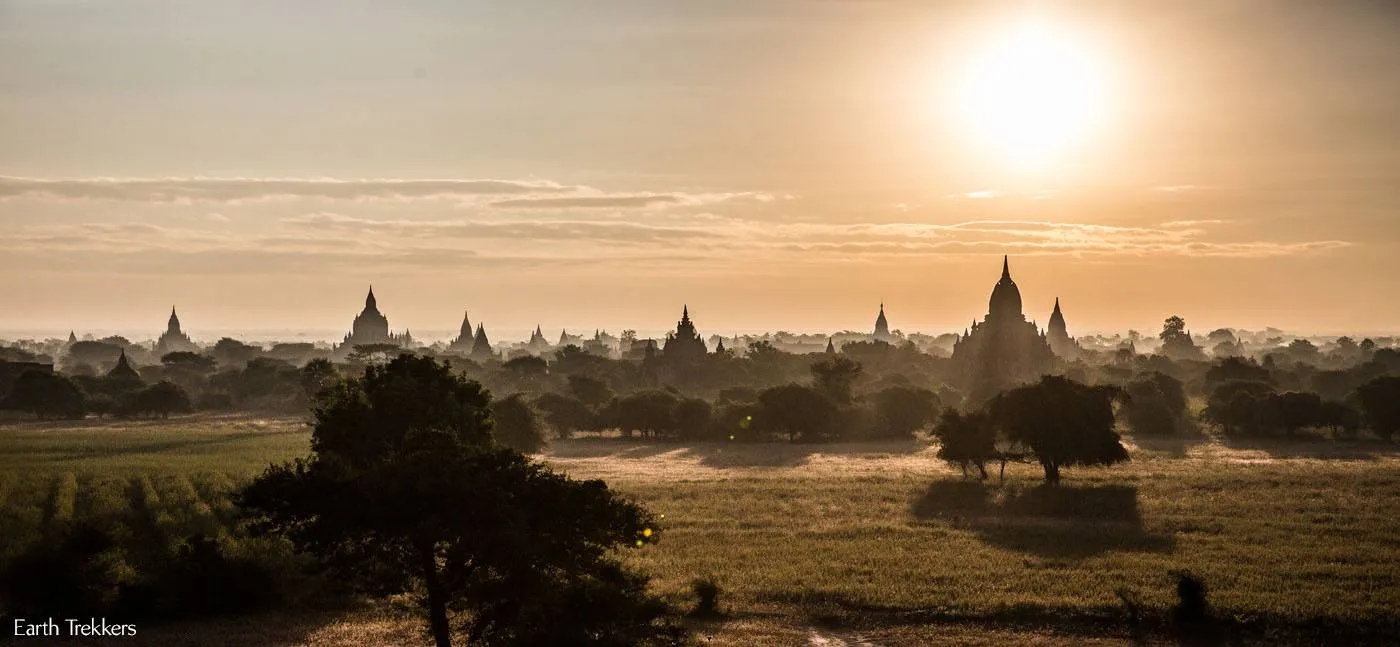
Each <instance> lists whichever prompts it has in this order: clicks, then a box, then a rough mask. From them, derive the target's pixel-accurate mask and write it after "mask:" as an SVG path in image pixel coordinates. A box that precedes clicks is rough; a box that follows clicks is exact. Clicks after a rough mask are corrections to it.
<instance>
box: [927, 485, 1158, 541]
mask: <svg viewBox="0 0 1400 647" xmlns="http://www.w3.org/2000/svg"><path fill="white" fill-rule="evenodd" d="M910 513H911V514H912V515H913V516H914V517H915V518H916V519H921V520H938V521H945V522H948V523H951V524H952V525H953V526H954V527H957V528H963V529H967V530H971V531H972V532H974V533H975V534H976V535H977V536H978V538H980V539H981V540H982V541H984V542H986V543H988V544H991V545H993V546H998V547H1001V548H1005V549H1008V550H1014V551H1017V552H1023V553H1030V554H1033V555H1038V556H1040V557H1046V558H1058V559H1083V558H1086V557H1092V556H1094V555H1099V554H1102V553H1107V552H1112V551H1140V552H1158V553H1169V552H1171V551H1173V550H1174V549H1175V547H1176V542H1175V538H1174V536H1173V535H1171V534H1170V533H1152V532H1148V531H1147V530H1146V529H1145V528H1144V527H1143V523H1142V515H1141V513H1140V511H1139V509H1138V503H1137V488H1136V487H1132V486H1127V485H1105V486H1076V485H1059V486H1046V485H1039V486H1035V487H1031V488H1016V487H1013V486H1004V487H993V486H989V485H987V484H985V483H981V482H976V481H935V482H933V483H932V484H930V485H929V487H928V488H927V489H926V490H925V491H924V492H923V493H922V494H920V495H919V496H918V497H916V498H915V499H914V501H913V502H912V503H911V504H910Z"/></svg>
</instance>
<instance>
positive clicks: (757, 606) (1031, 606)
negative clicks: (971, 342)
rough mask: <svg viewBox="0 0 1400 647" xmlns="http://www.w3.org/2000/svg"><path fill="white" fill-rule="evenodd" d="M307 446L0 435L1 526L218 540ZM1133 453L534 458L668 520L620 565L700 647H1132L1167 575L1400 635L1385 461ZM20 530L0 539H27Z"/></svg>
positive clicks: (1257, 606) (293, 430)
mask: <svg viewBox="0 0 1400 647" xmlns="http://www.w3.org/2000/svg"><path fill="white" fill-rule="evenodd" d="M307 438H308V434H307V430H306V428H305V427H304V425H302V424H300V422H299V421H295V420H255V419H248V418H239V417H214V418H187V419H181V420H171V421H169V422H165V423H139V424H135V425H126V424H119V423H100V424H85V425H81V426H77V427H74V426H65V425H61V424H55V423H47V424H44V425H37V424H27V425H21V426H9V427H0V514H4V515H5V519H7V520H8V521H16V520H18V522H22V523H34V524H40V523H43V522H44V519H45V518H47V517H48V516H53V515H59V514H70V513H69V512H66V510H69V509H71V510H73V511H74V512H72V513H71V514H76V515H78V516H82V515H83V514H86V511H88V510H101V509H109V508H111V507H113V506H114V505H117V503H115V502H114V501H113V500H112V495H111V493H110V492H107V490H108V489H110V488H113V487H125V486H126V484H128V483H130V482H132V480H133V479H135V480H136V481H137V482H140V481H141V480H149V482H150V483H151V484H152V488H153V490H154V495H155V498H158V499H159V505H161V506H163V507H161V511H163V512H164V513H165V514H166V515H167V516H170V517H171V518H173V519H176V521H177V522H178V523H179V524H199V523H209V524H214V523H216V520H223V519H226V518H227V515H228V514H229V513H230V511H229V510H228V509H227V507H226V506H227V504H226V500H225V499H224V498H223V497H221V496H220V494H221V493H223V492H226V491H227V489H228V488H229V487H232V486H233V485H234V484H236V483H237V482H239V481H241V480H243V479H246V478H248V477H249V476H251V475H252V474H255V473H256V472H257V471H259V470H260V469H262V468H263V467H264V466H266V465H267V463H268V462H272V461H280V460H284V459H286V458H289V457H291V456H295V455H300V454H302V453H304V452H305V451H306V442H307ZM1131 452H1132V455H1133V460H1132V461H1131V462H1129V463H1128V464H1125V465H1120V466H1115V467H1112V468H1108V469H1070V470H1068V471H1067V472H1066V476H1065V479H1066V480H1065V483H1064V485H1063V486H1062V487H1060V488H1058V489H1055V490H1045V489H1043V488H1039V487H1038V480H1039V471H1038V469H1036V468H1033V467H1031V466H1023V465H1014V466H1011V467H1009V468H1008V470H1007V480H1006V483H1005V484H998V483H997V482H996V480H995V476H994V477H993V481H992V482H991V483H990V484H988V485H986V486H984V485H982V484H980V483H977V482H973V481H964V480H963V479H962V478H961V475H960V473H959V472H958V471H956V470H952V469H949V468H948V467H947V466H945V465H943V464H941V463H940V462H938V461H937V460H935V459H934V458H933V455H932V451H931V450H930V448H928V447H927V446H925V445H922V444H919V443H913V442H909V443H883V444H859V445H805V446H804V445H786V444H775V445H745V444H730V443H702V444H691V445H677V444H669V443H648V442H635V441H621V440H617V439H579V440H572V441H564V442H560V443H556V445H555V446H554V447H553V448H552V449H551V450H550V451H548V452H546V454H544V455H543V456H542V458H543V459H544V460H545V461H547V462H548V463H550V464H551V465H553V466H554V467H556V468H557V469H560V470H562V471H565V472H567V473H569V474H571V475H574V476H577V477H584V478H603V479H605V480H607V481H608V483H609V484H610V485H611V486H613V487H615V488H616V489H618V490H620V491H622V492H624V493H625V494H627V495H629V496H631V497H633V498H635V499H637V500H639V501H641V502H643V503H644V504H645V505H646V506H647V507H648V508H649V509H651V510H652V511H653V512H655V513H657V514H664V515H665V518H664V522H663V527H664V530H663V535H662V540H661V542H660V543H659V544H656V545H654V546H649V547H647V548H645V549H642V550H640V551H628V553H627V554H628V559H629V560H631V561H633V562H634V563H635V564H636V565H637V566H639V567H640V568H643V569H645V570H646V571H647V572H649V573H651V574H652V575H653V576H654V578H655V587H656V590H657V591H658V592H659V593H661V594H662V595H664V596H666V597H667V598H668V599H670V600H672V601H673V602H675V603H676V604H677V605H680V606H689V605H690V604H692V603H693V601H692V599H691V596H690V593H689V583H690V582H691V581H692V580H693V579H695V578H696V577H700V576H705V575H714V576H715V577H716V578H717V580H718V581H719V582H720V584H721V586H722V589H723V591H722V593H721V597H720V606H721V608H722V609H723V610H724V611H726V612H727V613H728V614H729V616H728V619H727V620H725V621H723V622H710V623H698V622H697V623H695V624H694V626H695V628H696V629H697V635H698V636H699V637H701V638H702V639H703V640H702V644H707V645H735V646H738V645H745V646H750V645H751V646H756V647H762V646H765V645H807V644H820V641H823V640H825V641H827V644H830V645H833V646H834V645H839V644H841V643H838V642H835V641H837V640H839V641H842V642H844V643H845V644H846V645H850V646H855V645H859V644H862V642H865V643H869V644H872V645H883V646H885V647H888V646H890V645H912V644H972V645H977V644H986V645H991V644H994V643H995V644H997V645H1005V644H1018V645H1020V644H1026V645H1081V644H1103V645H1109V644H1113V645H1117V644H1143V643H1142V641H1141V640H1139V642H1133V641H1134V640H1135V639H1134V638H1133V636H1132V635H1131V632H1130V629H1131V627H1130V625H1129V623H1127V622H1126V620H1125V617H1126V614H1125V612H1124V611H1123V606H1122V603H1121V601H1120V598H1119V596H1118V592H1120V591H1127V592H1130V593H1131V594H1133V595H1136V596H1137V597H1139V598H1140V599H1141V600H1142V602H1143V603H1144V604H1145V605H1146V606H1147V608H1148V611H1149V612H1150V613H1155V614H1159V615H1160V614H1162V613H1163V612H1164V610H1165V609H1166V608H1167V607H1168V606H1169V605H1170V604H1171V603H1172V601H1173V592H1172V588H1171V587H1172V581H1171V579H1170V576H1169V573H1170V572H1171V571H1174V570H1177V569H1189V570H1191V571H1194V572H1195V573H1198V574H1200V575H1201V576H1203V577H1204V578H1205V580H1206V582H1207V583H1208V584H1209V585H1210V587H1211V593H1210V599H1211V602H1212V603H1213V604H1214V605H1215V607H1216V608H1217V609H1218V610H1219V611H1220V612H1222V613H1223V614H1225V615H1228V616H1232V617H1236V618H1240V619H1241V621H1242V622H1246V623H1254V624H1252V625H1250V626H1252V627H1253V626H1266V625H1269V626H1281V627H1287V626H1293V625H1306V624H1307V623H1311V622H1317V621H1319V620H1321V621H1335V622H1339V623H1344V625H1369V626H1381V627H1382V628H1383V629H1382V630H1384V628H1385V627H1395V626H1400V624H1397V623H1400V542H1397V541H1396V539H1395V538H1396V537H1400V452H1397V450H1396V448H1395V446H1393V445H1388V444H1378V443H1362V442H1358V443H1331V442H1322V443H1319V442H1296V443H1282V442H1275V443H1264V444H1256V445H1241V444H1235V445H1229V444H1222V443H1218V442H1214V441H1203V440H1196V441H1145V440H1144V441H1142V442H1140V443H1136V444H1133V445H1132V447H1131ZM70 473H71V474H72V475H73V477H72V478H75V479H76V482H77V484H78V487H77V490H76V493H73V492H72V491H71V490H72V487H71V485H70V482H69V478H70V477H69V476H67V475H68V474H70ZM185 477H188V478H185ZM104 492H106V493H104ZM181 502H185V503H181ZM63 506H68V507H63ZM182 506H184V507H191V506H192V509H191V511H190V512H188V513H182V512H181V510H182ZM200 506H203V507H200ZM16 528H18V526H11V525H8V524H7V526H6V528H5V531H4V532H5V535H6V536H5V537H0V539H5V540H11V541H13V540H16V539H17V538H18V537H21V536H25V535H26V532H25V531H22V530H17V529H16ZM12 535H13V536H12ZM3 543H5V542H0V544H3ZM0 547H2V546H0ZM143 633H144V634H145V635H144V636H143V637H142V639H141V641H140V642H138V641H128V642H127V643H126V644H133V645H136V644H160V645H171V644H174V645H179V644H191V645H193V644H201V645H206V644H207V645H234V644H240V645H242V644H259V645H303V644H304V645H350V644H354V645H375V644H386V645H387V644H396V645H397V644H426V642H427V641H426V639H425V638H424V636H423V634H422V631H421V626H420V625H419V624H418V622H417V619H416V618H414V617H412V616H405V615H403V613H402V612H399V611H395V610H392V609H381V610H379V611H357V612H354V613H349V614H346V613H317V614H311V615H307V616H304V617H296V618H293V617H287V616H277V615H274V616H262V617H255V618H251V619H244V620H224V621H214V622H207V623H200V624H197V625H184V626H169V627H152V628H149V629H148V630H143ZM1158 635H1159V639H1160V634H1158ZM1260 635H1261V636H1263V637H1262V638H1259V639H1258V640H1257V641H1255V642H1258V643H1260V644H1282V643H1287V642H1289V641H1290V640H1292V641H1293V642H1297V643H1301V644H1308V643H1315V642H1319V641H1320V642H1329V641H1328V640H1327V639H1326V637H1327V636H1328V635H1329V634H1326V633H1316V632H1314V633H1311V634H1309V633H1306V631H1305V632H1304V633H1301V634H1295V635H1293V638H1289V634H1287V633H1286V632H1285V634H1283V635H1282V636H1281V637H1280V636H1272V637H1270V636H1266V635H1264V634H1260ZM216 636H217V638H216ZM1299 636H1301V637H1299ZM1319 636H1320V637H1321V638H1319ZM1388 637H1389V638H1394V636H1388ZM1385 638H1387V636H1382V637H1381V639H1380V640H1381V642H1384V640H1385ZM146 640H149V641H152V642H145V641H146ZM1147 642H1148V643H1151V642H1153V641H1152V640H1148V641H1147ZM1337 642H1342V643H1355V642H1358V639H1356V637H1355V636H1350V635H1348V636H1343V638H1339V639H1338V640H1337Z"/></svg>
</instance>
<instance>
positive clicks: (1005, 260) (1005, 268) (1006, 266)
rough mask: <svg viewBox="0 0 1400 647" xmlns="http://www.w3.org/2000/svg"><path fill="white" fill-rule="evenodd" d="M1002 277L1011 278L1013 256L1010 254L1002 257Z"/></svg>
mask: <svg viewBox="0 0 1400 647" xmlns="http://www.w3.org/2000/svg"><path fill="white" fill-rule="evenodd" d="M1001 278H1004V279H1009V278H1011V258H1010V257H1009V256H1002V257H1001Z"/></svg>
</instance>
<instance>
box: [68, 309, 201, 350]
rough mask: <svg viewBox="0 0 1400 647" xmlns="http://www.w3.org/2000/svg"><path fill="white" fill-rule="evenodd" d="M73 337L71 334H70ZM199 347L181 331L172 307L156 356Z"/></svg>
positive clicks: (157, 345) (158, 341)
mask: <svg viewBox="0 0 1400 647" xmlns="http://www.w3.org/2000/svg"><path fill="white" fill-rule="evenodd" d="M70 337H71V333H70ZM197 350H199V347H197V346H195V345H194V342H192V341H190V338H189V335H186V334H185V333H184V332H183V331H181V330H180V317H178V316H176V315H175V306H170V320H169V321H167V322H166V324H165V333H164V334H162V335H161V336H160V339H158V340H156V354H157V355H164V354H166V353H175V352H179V351H188V352H194V351H197Z"/></svg>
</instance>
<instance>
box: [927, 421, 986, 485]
mask: <svg viewBox="0 0 1400 647" xmlns="http://www.w3.org/2000/svg"><path fill="white" fill-rule="evenodd" d="M933 435H934V436H935V437H937V438H938V441H939V446H938V457H939V458H941V459H943V460H945V461H948V463H950V464H952V465H956V466H958V467H961V468H962V471H963V476H964V477H966V476H967V466H968V465H969V464H971V465H973V466H974V467H976V468H977V471H978V472H979V473H980V474H981V475H982V478H984V479H985V478H987V461H989V460H992V459H993V458H995V457H996V442H997V434H996V428H995V427H994V426H993V425H992V422H991V419H990V418H989V417H988V416H987V414H986V413H983V412H972V413H968V414H963V413H962V412H960V411H958V410H957V409H954V408H952V407H949V408H947V409H944V410H943V413H942V415H940V416H939V417H938V424H937V425H934V427H933Z"/></svg>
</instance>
